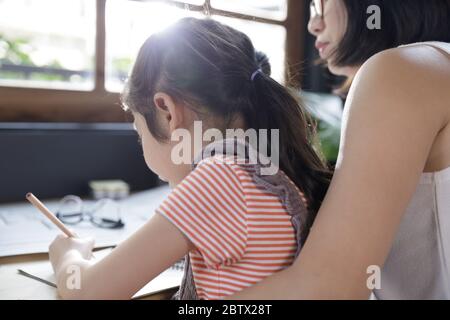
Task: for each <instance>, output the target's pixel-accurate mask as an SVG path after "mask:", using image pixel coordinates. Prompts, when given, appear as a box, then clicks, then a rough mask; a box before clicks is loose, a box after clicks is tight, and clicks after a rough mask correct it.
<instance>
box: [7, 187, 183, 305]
mask: <svg viewBox="0 0 450 320" xmlns="http://www.w3.org/2000/svg"><path fill="white" fill-rule="evenodd" d="M169 192H170V188H169V187H167V186H163V187H160V188H155V189H151V190H147V191H142V192H138V193H136V194H133V195H132V196H130V197H129V198H127V199H126V200H125V201H124V202H123V203H124V204H125V205H137V206H139V207H141V208H142V209H141V210H143V211H145V212H149V215H150V214H152V212H153V211H154V208H156V206H157V205H158V204H159V203H160V202H161V201H162V200H163V199H164V198H165V197H166V196H167V194H168V193H169ZM28 205H29V204H28ZM5 208H6V209H7V208H8V204H3V205H0V209H5ZM19 211H20V210H19ZM0 235H1V234H0ZM4 236H5V235H4ZM47 261H48V254H47V253H36V254H26V255H18V256H8V257H0V300H6V299H14V300H15V299H19V300H29V299H38V300H40V299H42V300H55V299H60V297H59V296H58V295H57V292H56V290H55V289H54V288H52V287H50V286H48V285H46V284H44V283H41V282H39V281H36V280H33V279H30V278H27V277H25V276H23V275H20V274H19V273H18V272H17V269H25V270H27V269H30V268H31V269H32V267H35V266H38V265H40V264H44V263H45V262H47ZM175 291H176V289H170V290H166V291H163V292H160V293H156V294H153V295H149V296H146V297H145V298H143V299H151V300H162V299H168V298H170V297H171V296H172V295H173V294H174V293H175Z"/></svg>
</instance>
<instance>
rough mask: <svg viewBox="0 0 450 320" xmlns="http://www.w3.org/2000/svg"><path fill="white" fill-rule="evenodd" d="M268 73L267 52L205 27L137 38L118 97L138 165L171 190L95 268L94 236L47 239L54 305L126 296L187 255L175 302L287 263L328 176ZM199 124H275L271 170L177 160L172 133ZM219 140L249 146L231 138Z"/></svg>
mask: <svg viewBox="0 0 450 320" xmlns="http://www.w3.org/2000/svg"><path fill="white" fill-rule="evenodd" d="M269 75H270V64H269V61H268V59H267V57H266V56H265V55H263V54H261V53H258V52H255V49H254V48H253V45H252V43H251V41H250V40H249V38H248V37H247V36H246V35H244V34H243V33H241V32H238V31H236V30H234V29H232V28H230V27H227V26H225V25H223V24H221V23H218V22H216V21H213V20H209V19H206V20H198V19H193V18H186V19H182V20H180V21H179V22H178V23H176V24H175V25H173V26H172V27H171V28H169V29H167V30H166V31H164V32H162V33H159V34H155V35H152V36H151V37H150V38H149V39H148V40H147V41H146V42H145V43H144V45H143V46H142V48H141V50H140V52H139V55H138V57H137V60H136V63H135V65H134V68H133V71H132V73H131V76H130V79H129V82H128V84H127V86H126V89H125V91H124V94H123V102H124V105H125V106H126V108H127V109H129V110H131V112H132V113H133V115H134V124H135V127H136V130H137V132H138V134H139V136H140V139H141V141H142V148H143V151H144V157H145V160H146V163H147V165H148V166H149V168H151V169H152V170H153V171H154V172H156V173H157V174H158V175H159V176H160V177H161V179H163V180H165V181H168V182H169V184H170V185H171V186H173V187H174V190H173V192H172V193H171V194H170V196H169V197H168V198H167V199H166V200H165V201H164V202H163V203H162V204H161V206H160V207H159V208H158V209H157V211H156V214H155V215H154V216H153V218H152V219H151V220H150V221H149V222H148V223H147V224H145V225H144V226H143V227H142V228H141V229H140V230H138V231H137V232H136V233H135V234H134V235H133V236H131V237H130V238H129V239H128V240H126V241H124V242H123V243H121V244H120V245H119V246H118V247H117V248H115V249H114V250H113V252H112V253H111V254H110V255H108V256H107V257H105V258H104V259H102V260H101V261H99V262H97V263H96V262H94V261H92V260H89V257H90V255H91V249H92V245H93V243H92V241H90V240H88V239H71V238H66V237H64V236H59V237H57V238H56V239H55V241H54V242H53V243H52V244H51V245H50V260H51V262H52V265H53V268H54V271H55V274H56V277H57V284H58V290H59V293H60V295H61V296H62V297H63V298H83V299H96V298H105V299H121V298H131V297H132V296H133V294H134V293H136V292H137V291H138V290H139V289H140V288H141V287H143V286H144V285H145V284H146V283H147V282H149V281H150V280H151V279H153V278H154V277H155V276H157V275H158V274H159V273H160V272H162V271H164V270H165V269H167V268H168V267H170V266H171V265H172V264H173V263H175V262H176V261H178V260H179V259H180V258H181V257H183V256H185V255H186V254H187V253H189V258H188V259H187V261H188V262H189V263H188V264H187V267H186V277H185V280H184V282H183V286H182V291H181V292H180V296H181V298H201V299H220V298H223V297H225V296H228V295H230V294H233V293H235V292H238V291H240V290H242V289H243V288H245V287H248V286H250V285H252V284H255V283H257V282H259V281H261V280H262V279H263V278H265V277H267V276H268V275H270V274H273V273H274V272H277V271H279V270H282V269H284V268H285V267H286V266H288V265H290V264H291V263H292V261H293V259H294V257H295V256H296V255H297V254H298V252H299V249H300V248H301V245H302V243H303V242H304V240H305V238H306V235H307V233H308V230H309V228H310V227H311V224H312V221H313V219H314V215H315V212H316V211H317V209H318V208H319V206H320V203H321V200H322V197H323V195H324V194H325V192H326V190H327V186H328V183H329V179H330V173H329V172H328V171H327V169H326V167H325V165H324V164H323V162H322V161H321V159H320V158H319V157H318V155H317V154H316V152H315V151H314V149H313V148H312V146H311V141H312V139H313V136H312V132H311V129H310V128H311V127H310V125H309V123H308V119H307V117H306V115H305V114H304V112H303V109H302V107H301V104H299V102H298V101H297V100H296V99H294V97H293V96H292V95H291V94H290V93H289V92H288V91H287V90H286V89H285V88H284V87H283V86H281V85H280V84H278V83H277V82H276V81H274V80H273V79H271V78H270V76H269ZM198 120H199V121H202V124H203V126H204V127H207V128H216V129H219V130H220V131H221V132H222V133H223V132H225V130H226V129H254V130H263V129H265V130H271V129H278V130H279V146H278V147H279V167H280V169H281V170H280V171H278V172H277V173H276V174H275V175H274V176H267V177H263V176H262V175H261V174H260V168H261V167H260V165H259V164H251V163H248V161H247V163H244V162H245V161H244V162H242V161H241V162H239V161H236V160H240V159H241V158H242V157H244V159H243V160H248V159H245V156H242V155H241V154H236V153H234V152H233V153H231V154H230V153H227V152H228V151H225V152H223V153H216V154H215V155H212V156H209V157H207V158H205V159H203V160H201V161H199V162H198V163H197V162H196V161H194V159H191V160H192V161H191V162H192V163H197V165H196V167H195V169H193V168H192V163H185V164H175V162H174V161H173V160H172V159H171V155H173V153H172V149H173V148H174V146H175V145H176V143H175V142H174V141H172V140H171V138H170V137H171V135H172V134H173V133H174V132H175V131H176V130H177V129H185V130H187V131H188V132H189V133H191V134H190V136H191V137H193V136H194V134H193V127H194V122H195V121H198ZM270 140H271V139H270V135H269V141H268V144H269V145H273V144H278V141H270ZM191 142H192V143H191V144H190V145H194V144H195V142H193V141H191ZM217 143H222V144H223V145H229V144H230V143H232V144H233V145H234V144H236V145H237V144H241V145H242V144H243V145H244V146H245V148H247V151H248V150H249V148H250V147H249V145H248V144H245V142H242V140H241V139H231V141H230V140H224V141H222V142H217ZM205 147H206V148H205V150H206V149H208V146H207V145H205ZM214 150H217V149H214ZM225 150H228V149H227V148H225ZM271 150H272V148H271ZM202 154H205V152H202ZM197 156H198V155H197ZM200 156H201V155H200ZM241 160H242V159H241ZM306 208H307V209H306ZM302 209H305V210H302ZM73 266H76V267H78V268H79V270H80V271H81V272H80V274H81V288H80V289H78V290H71V289H69V288H68V287H67V286H66V280H67V277H68V275H69V274H68V273H67V272H66V271H67V268H69V267H71V268H72V270H73Z"/></svg>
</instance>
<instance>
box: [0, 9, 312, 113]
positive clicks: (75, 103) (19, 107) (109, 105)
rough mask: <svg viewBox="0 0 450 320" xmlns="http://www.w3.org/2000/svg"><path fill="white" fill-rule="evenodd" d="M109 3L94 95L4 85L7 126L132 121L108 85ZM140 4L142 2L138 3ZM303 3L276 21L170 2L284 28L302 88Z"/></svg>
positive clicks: (289, 60) (290, 69)
mask: <svg viewBox="0 0 450 320" xmlns="http://www.w3.org/2000/svg"><path fill="white" fill-rule="evenodd" d="M106 1H108V0H96V23H95V25H96V36H95V67H94V89H93V90H91V91H79V90H61V89H47V88H27V87H7V86H1V85H0V97H1V99H0V121H5V122H125V121H130V117H129V116H128V115H127V114H126V113H125V112H123V111H122V109H121V107H120V94H119V93H115V92H110V91H107V90H106V87H105V67H106V65H105V55H106V52H105V45H106V24H105V20H106V19H105V14H106ZM134 1H140V0H134ZM304 1H306V0H287V17H286V19H285V20H273V19H268V18H262V17H256V16H251V15H246V14H241V13H236V12H231V11H226V10H221V9H216V8H214V7H211V4H210V0H205V4H204V5H193V4H187V3H184V2H183V1H178V0H169V1H168V2H170V3H171V4H173V5H175V6H178V7H181V8H186V7H189V9H190V10H192V11H197V12H205V11H207V12H209V13H210V14H212V15H221V16H226V17H231V18H237V19H242V20H250V21H256V22H262V23H266V24H273V25H279V26H283V27H284V28H285V29H286V56H285V61H286V82H287V83H289V84H290V85H292V86H294V87H299V86H300V77H299V74H298V67H299V65H300V63H301V61H302V60H303V48H304V44H303V42H304V41H303V39H304V36H305V35H304V29H303V25H304V19H305V17H306V16H305V12H304V7H305V6H304Z"/></svg>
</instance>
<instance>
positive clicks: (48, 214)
mask: <svg viewBox="0 0 450 320" xmlns="http://www.w3.org/2000/svg"><path fill="white" fill-rule="evenodd" d="M25 197H26V198H27V200H28V201H30V202H31V204H32V205H33V206H35V207H36V208H37V209H38V210H39V211H40V212H42V213H43V214H44V215H45V216H46V217H47V218H48V219H49V220H50V221H51V222H53V223H54V224H55V225H56V226H57V227H58V228H59V229H60V230H61V231H62V232H64V233H65V234H66V236H68V237H69V238H76V235H75V234H74V233H73V232H72V231H70V230H69V229H68V228H67V227H66V226H65V225H64V224H63V223H62V222H61V221H60V220H59V219H58V218H57V217H56V216H55V215H54V214H53V213H52V212H51V211H50V210H48V208H47V207H46V206H44V204H43V203H42V202H41V201H40V200H39V199H38V198H36V197H35V196H34V194H32V193H30V192H29V193H27V195H26V196H25Z"/></svg>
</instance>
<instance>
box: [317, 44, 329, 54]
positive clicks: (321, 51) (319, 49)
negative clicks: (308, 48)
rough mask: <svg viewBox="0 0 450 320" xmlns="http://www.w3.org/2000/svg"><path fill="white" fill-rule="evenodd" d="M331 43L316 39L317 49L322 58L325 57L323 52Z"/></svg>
mask: <svg viewBox="0 0 450 320" xmlns="http://www.w3.org/2000/svg"><path fill="white" fill-rule="evenodd" d="M329 44H330V43H329V42H320V41H316V49H317V50H318V51H319V54H320V56H321V57H322V58H324V57H323V53H324V51H325V49H326V48H327V47H328V45H329Z"/></svg>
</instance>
